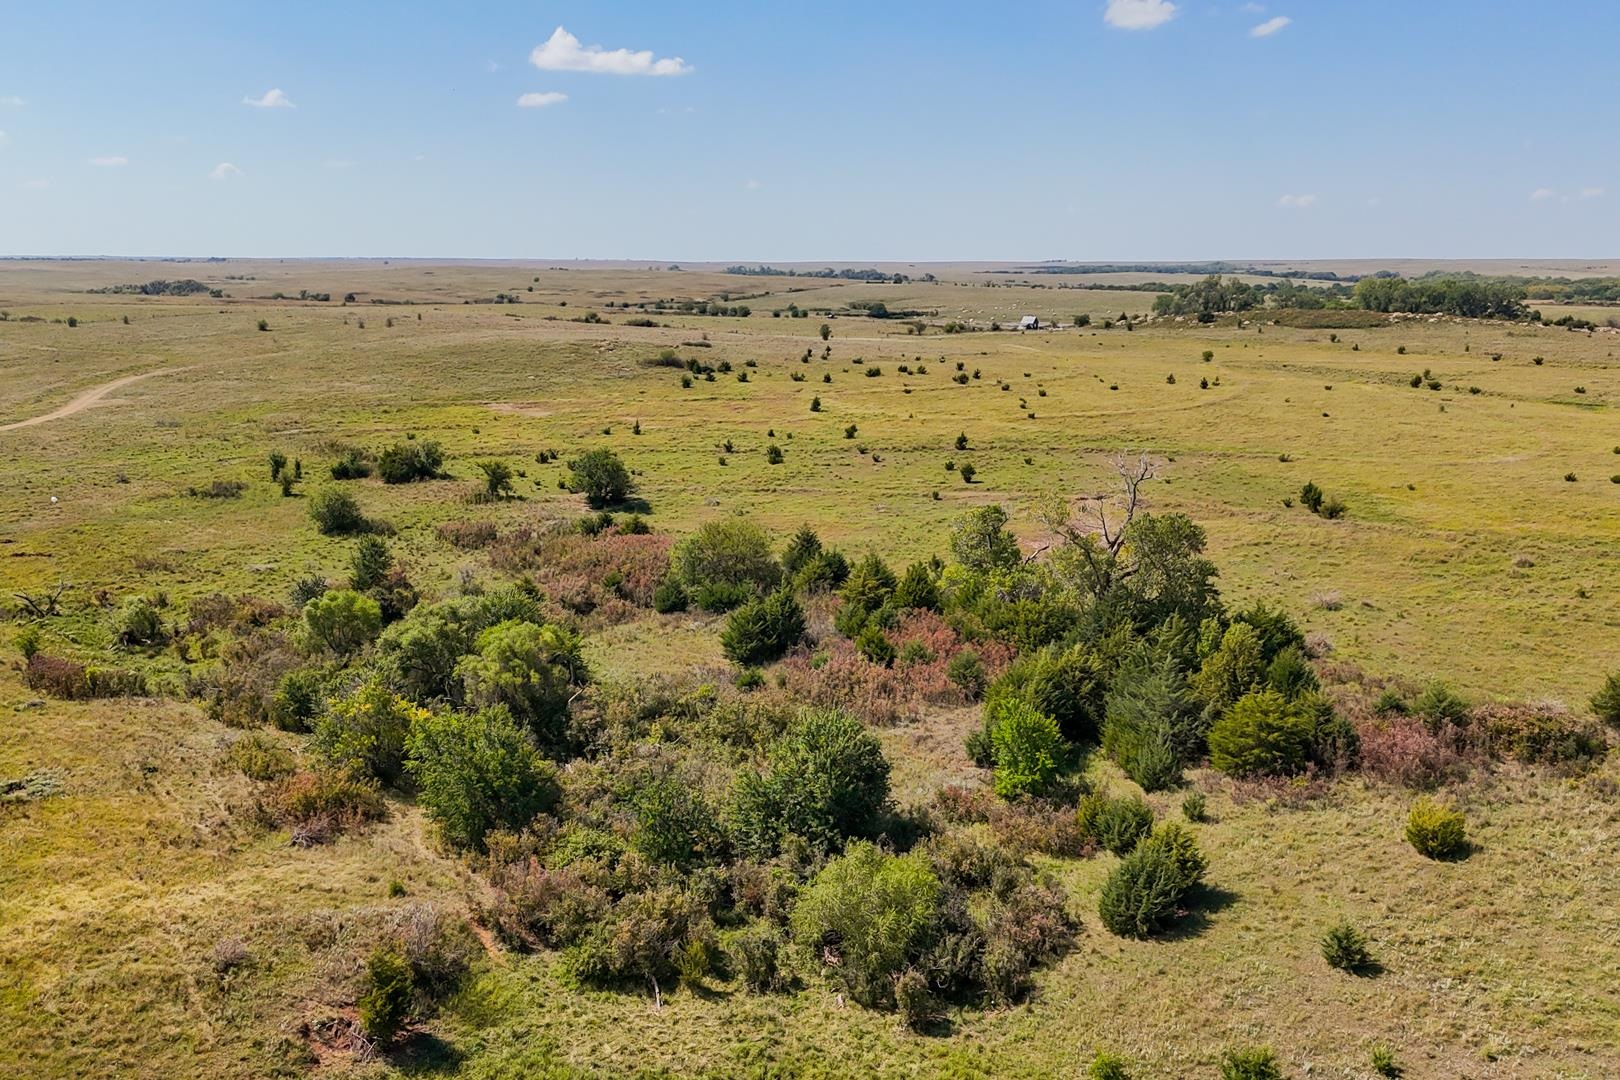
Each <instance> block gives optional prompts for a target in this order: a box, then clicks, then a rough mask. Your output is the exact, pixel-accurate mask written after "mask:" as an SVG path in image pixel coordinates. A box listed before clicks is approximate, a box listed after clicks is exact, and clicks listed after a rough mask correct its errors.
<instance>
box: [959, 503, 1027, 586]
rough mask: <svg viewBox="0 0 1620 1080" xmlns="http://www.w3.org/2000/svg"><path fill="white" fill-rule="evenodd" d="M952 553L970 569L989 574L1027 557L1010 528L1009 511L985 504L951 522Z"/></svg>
mask: <svg viewBox="0 0 1620 1080" xmlns="http://www.w3.org/2000/svg"><path fill="white" fill-rule="evenodd" d="M951 555H952V556H953V557H954V558H955V559H956V561H957V562H958V563H959V564H960V565H961V566H963V567H964V568H965V569H967V570H971V571H973V572H974V573H979V574H985V573H990V572H991V571H995V570H1010V569H1012V568H1013V567H1015V566H1017V565H1018V564H1019V563H1020V562H1022V561H1023V553H1022V552H1021V551H1019V550H1018V541H1017V539H1016V538H1015V537H1014V536H1013V535H1012V533H1010V532H1008V531H1007V511H1005V510H1003V509H1002V508H1001V507H1000V506H999V505H992V506H981V507H980V508H978V509H977V510H970V511H968V512H967V513H966V514H963V515H962V516H961V517H960V518H958V519H957V520H956V522H955V523H954V524H953V525H952V526H951Z"/></svg>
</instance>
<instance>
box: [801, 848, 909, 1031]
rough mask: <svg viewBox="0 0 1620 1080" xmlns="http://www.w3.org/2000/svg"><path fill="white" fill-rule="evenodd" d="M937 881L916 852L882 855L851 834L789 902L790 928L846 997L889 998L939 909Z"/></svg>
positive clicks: (881, 1003) (867, 1001) (878, 1002)
mask: <svg viewBox="0 0 1620 1080" xmlns="http://www.w3.org/2000/svg"><path fill="white" fill-rule="evenodd" d="M940 892H941V890H940V883H939V879H938V878H937V877H936V876H935V875H934V871H933V868H932V867H931V866H930V865H929V863H928V860H927V858H926V857H925V856H924V855H923V854H922V853H921V852H912V853H911V854H909V855H887V854H884V852H882V851H881V850H879V849H878V848H877V847H876V846H875V845H873V844H870V843H867V842H865V841H859V840H858V841H855V842H853V843H851V844H850V845H849V848H848V850H846V851H845V853H844V854H843V855H842V856H840V857H839V858H836V859H834V860H833V861H832V862H830V863H828V864H827V865H826V866H825V867H823V868H822V869H821V872H820V873H818V874H817V875H816V876H815V878H813V879H812V880H811V882H810V884H809V885H808V886H807V887H806V888H805V890H804V893H803V894H802V895H801V896H800V898H799V902H798V904H797V905H796V906H795V907H794V909H793V919H792V923H793V936H794V938H795V939H796V940H797V941H798V942H799V943H800V944H801V945H803V946H805V947H807V948H809V949H812V950H814V951H815V953H816V954H817V955H820V956H828V955H831V956H835V957H836V958H837V961H838V962H837V963H836V964H835V965H829V966H828V968H827V974H828V976H829V977H830V978H832V979H833V980H834V981H835V982H836V983H838V984H839V985H841V986H842V987H843V988H844V989H845V990H846V991H847V992H848V994H849V996H850V997H851V998H853V999H854V1000H856V1001H857V1002H859V1003H860V1004H862V1005H866V1006H869V1007H874V1008H880V1007H885V1006H888V1005H890V1004H892V1003H893V1001H894V990H895V979H896V976H898V975H899V974H900V972H901V971H902V970H904V969H905V967H906V965H907V963H908V962H909V961H910V960H911V959H912V958H913V957H914V956H915V955H916V954H917V953H918V952H919V951H920V950H921V948H922V947H923V946H924V945H925V944H926V942H927V941H928V938H929V936H930V934H931V933H932V931H933V928H934V925H935V921H936V919H937V918H938V914H939V903H940Z"/></svg>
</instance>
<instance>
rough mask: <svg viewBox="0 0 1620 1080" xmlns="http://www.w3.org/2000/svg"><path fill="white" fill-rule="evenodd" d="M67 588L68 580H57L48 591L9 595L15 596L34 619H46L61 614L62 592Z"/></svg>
mask: <svg viewBox="0 0 1620 1080" xmlns="http://www.w3.org/2000/svg"><path fill="white" fill-rule="evenodd" d="M68 588H69V584H68V582H66V581H58V582H57V583H56V587H55V588H54V589H52V590H51V591H50V592H48V593H40V594H39V595H37V596H35V595H32V594H30V593H26V592H14V593H12V594H11V595H12V596H14V597H16V598H17V602H18V603H19V604H21V605H22V609H23V611H24V612H26V613H27V614H29V615H32V616H34V617H35V618H36V619H48V618H51V617H52V616H56V615H60V614H62V594H63V593H65V592H67V591H68Z"/></svg>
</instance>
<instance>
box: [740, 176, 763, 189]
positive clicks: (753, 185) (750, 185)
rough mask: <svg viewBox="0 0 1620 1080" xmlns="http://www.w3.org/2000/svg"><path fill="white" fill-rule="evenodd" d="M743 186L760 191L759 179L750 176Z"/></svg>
mask: <svg viewBox="0 0 1620 1080" xmlns="http://www.w3.org/2000/svg"><path fill="white" fill-rule="evenodd" d="M743 187H744V188H746V189H747V190H749V191H758V190H759V181H758V180H755V179H753V178H752V177H750V178H749V179H748V180H746V181H744V182H743Z"/></svg>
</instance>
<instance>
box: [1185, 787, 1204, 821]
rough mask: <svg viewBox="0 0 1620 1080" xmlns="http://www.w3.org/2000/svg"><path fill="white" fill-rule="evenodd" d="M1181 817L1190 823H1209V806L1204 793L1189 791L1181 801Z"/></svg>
mask: <svg viewBox="0 0 1620 1080" xmlns="http://www.w3.org/2000/svg"><path fill="white" fill-rule="evenodd" d="M1181 816H1182V817H1184V818H1186V819H1187V820H1188V821H1194V822H1197V821H1208V820H1209V805H1208V801H1207V800H1206V799H1205V798H1204V793H1203V792H1202V791H1189V792H1187V797H1186V798H1184V799H1182V800H1181Z"/></svg>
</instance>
